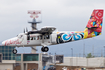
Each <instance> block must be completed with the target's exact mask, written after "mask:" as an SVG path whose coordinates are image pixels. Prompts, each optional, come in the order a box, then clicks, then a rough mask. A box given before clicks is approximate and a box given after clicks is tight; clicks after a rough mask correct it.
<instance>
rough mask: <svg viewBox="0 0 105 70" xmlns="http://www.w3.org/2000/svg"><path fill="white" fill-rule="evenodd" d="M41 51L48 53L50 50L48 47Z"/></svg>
mask: <svg viewBox="0 0 105 70" xmlns="http://www.w3.org/2000/svg"><path fill="white" fill-rule="evenodd" d="M41 50H42V52H48V50H49V48H48V47H42V48H41Z"/></svg>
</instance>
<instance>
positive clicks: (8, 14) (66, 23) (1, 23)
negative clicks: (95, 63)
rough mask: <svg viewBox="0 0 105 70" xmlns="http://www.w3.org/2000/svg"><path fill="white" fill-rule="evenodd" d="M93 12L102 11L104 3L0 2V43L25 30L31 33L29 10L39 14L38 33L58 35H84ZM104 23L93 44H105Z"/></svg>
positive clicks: (68, 0) (72, 0) (71, 0)
mask: <svg viewBox="0 0 105 70" xmlns="http://www.w3.org/2000/svg"><path fill="white" fill-rule="evenodd" d="M94 9H105V0H15V1H14V0H0V34H1V35H0V42H2V41H3V40H6V39H9V38H12V37H15V36H17V35H18V34H19V33H22V32H23V30H24V28H26V27H27V28H28V30H31V24H29V23H28V21H29V20H30V15H29V14H28V10H41V12H42V14H41V15H42V23H40V24H38V25H37V28H38V29H40V28H41V27H43V26H54V27H56V28H57V29H58V31H83V30H84V29H85V27H86V25H87V22H88V20H89V18H90V15H91V13H92V11H93V10H94ZM104 21H105V15H104V20H103V29H102V30H103V32H102V35H100V36H98V37H95V38H94V39H95V40H102V41H104V40H105V38H104V36H105V24H104ZM89 40H90V39H89ZM84 41H85V42H86V41H87V40H84ZM92 41H93V40H92ZM79 42H80V43H83V42H81V41H79ZM68 44H71V43H68ZM64 45H65V44H64ZM64 45H58V46H64ZM66 45H67V44H66ZM78 45H80V44H78ZM97 45H98V44H97ZM71 46H72V45H71ZM73 46H75V45H73ZM70 48H71V47H70ZM30 50H31V49H30ZM26 51H27V50H26Z"/></svg>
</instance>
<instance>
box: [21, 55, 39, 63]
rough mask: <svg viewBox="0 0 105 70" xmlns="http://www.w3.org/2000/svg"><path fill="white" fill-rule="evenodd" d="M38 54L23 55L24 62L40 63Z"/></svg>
mask: <svg viewBox="0 0 105 70" xmlns="http://www.w3.org/2000/svg"><path fill="white" fill-rule="evenodd" d="M38 57H39V56H38V54H23V61H38Z"/></svg>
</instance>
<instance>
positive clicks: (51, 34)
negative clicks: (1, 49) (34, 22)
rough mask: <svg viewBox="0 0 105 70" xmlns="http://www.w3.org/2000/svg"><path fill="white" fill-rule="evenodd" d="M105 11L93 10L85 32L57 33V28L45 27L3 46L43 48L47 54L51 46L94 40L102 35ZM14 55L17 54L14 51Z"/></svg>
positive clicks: (7, 42)
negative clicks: (88, 39)
mask: <svg viewBox="0 0 105 70" xmlns="http://www.w3.org/2000/svg"><path fill="white" fill-rule="evenodd" d="M103 12H104V11H103V9H95V10H93V12H92V14H91V17H90V19H89V21H88V23H87V25H86V28H85V29H84V31H63V32H62V31H55V30H56V28H55V27H43V28H41V30H35V31H28V32H25V33H20V34H19V35H18V36H17V37H14V38H11V39H8V40H5V41H3V42H2V45H5V46H14V47H15V46H17V47H22V46H24V47H28V46H42V48H41V50H42V51H43V52H47V51H48V50H49V48H48V47H47V46H49V45H57V44H61V43H67V42H72V41H77V40H81V39H87V38H92V37H95V36H98V35H101V32H102V23H103ZM13 53H15V54H16V53H17V50H16V49H14V50H13Z"/></svg>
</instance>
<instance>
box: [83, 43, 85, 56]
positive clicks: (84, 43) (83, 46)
mask: <svg viewBox="0 0 105 70" xmlns="http://www.w3.org/2000/svg"><path fill="white" fill-rule="evenodd" d="M83 57H85V43H84V46H83Z"/></svg>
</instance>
